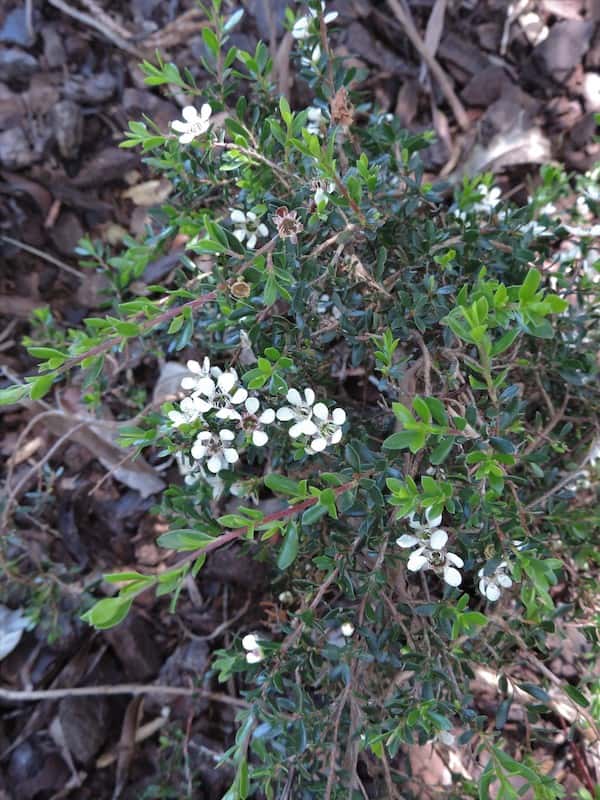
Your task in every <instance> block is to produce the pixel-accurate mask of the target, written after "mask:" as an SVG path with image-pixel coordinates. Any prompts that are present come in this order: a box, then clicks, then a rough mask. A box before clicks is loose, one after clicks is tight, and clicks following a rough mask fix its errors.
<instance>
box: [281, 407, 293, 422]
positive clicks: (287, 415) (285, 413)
mask: <svg viewBox="0 0 600 800" xmlns="http://www.w3.org/2000/svg"><path fill="white" fill-rule="evenodd" d="M295 418H296V415H295V414H294V412H293V411H292V409H291V408H288V406H282V407H281V408H278V409H277V419H278V420H281V422H289V421H290V420H291V419H295Z"/></svg>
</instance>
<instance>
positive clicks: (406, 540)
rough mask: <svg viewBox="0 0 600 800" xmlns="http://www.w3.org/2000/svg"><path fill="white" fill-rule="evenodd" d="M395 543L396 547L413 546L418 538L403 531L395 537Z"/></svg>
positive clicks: (417, 541) (417, 542)
mask: <svg viewBox="0 0 600 800" xmlns="http://www.w3.org/2000/svg"><path fill="white" fill-rule="evenodd" d="M396 544H397V545H398V547H414V546H415V545H416V544H419V540H418V539H417V537H416V536H411V534H410V533H403V534H402V536H399V537H398V538H397V539H396Z"/></svg>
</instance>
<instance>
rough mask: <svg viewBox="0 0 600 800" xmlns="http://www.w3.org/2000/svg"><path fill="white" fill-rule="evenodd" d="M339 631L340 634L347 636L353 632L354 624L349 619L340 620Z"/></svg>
mask: <svg viewBox="0 0 600 800" xmlns="http://www.w3.org/2000/svg"><path fill="white" fill-rule="evenodd" d="M340 631H341V634H342V636H346V638H348V637H350V636H352V634H353V633H354V625H353V624H352V623H351V622H349V621H346V622H342V624H341V625H340Z"/></svg>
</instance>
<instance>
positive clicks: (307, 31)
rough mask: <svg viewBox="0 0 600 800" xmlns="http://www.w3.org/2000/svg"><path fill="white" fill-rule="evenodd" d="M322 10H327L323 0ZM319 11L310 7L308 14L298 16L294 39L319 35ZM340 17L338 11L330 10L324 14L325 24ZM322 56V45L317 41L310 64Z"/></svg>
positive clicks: (294, 28)
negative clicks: (317, 21)
mask: <svg viewBox="0 0 600 800" xmlns="http://www.w3.org/2000/svg"><path fill="white" fill-rule="evenodd" d="M321 11H322V12H324V11H325V3H324V2H321ZM318 16H319V15H318V13H317V12H316V11H315V10H314V9H312V8H309V9H308V14H307V15H306V16H303V17H298V19H297V20H296V22H295V23H294V27H293V28H292V36H293V37H294V39H308V38H309V36H312V35H315V36H317V35H318V33H319V28H318V24H315V21H316V20H317V19H318ZM337 17H338V12H337V11H329V12H328V13H327V14H324V15H323V21H324V22H325V25H329V23H330V22H333V21H334V20H335V19H337ZM320 58H321V45H320V44H319V43H318V42H317V44H315V46H314V47H313V49H312V52H311V55H310V61H309V62H308V63H309V64H310V63H311V62H312V64H316V63H318V61H319V59H320Z"/></svg>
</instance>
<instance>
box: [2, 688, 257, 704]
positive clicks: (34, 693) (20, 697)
mask: <svg viewBox="0 0 600 800" xmlns="http://www.w3.org/2000/svg"><path fill="white" fill-rule="evenodd" d="M113 694H131V695H134V696H136V695H143V694H170V695H183V696H186V697H193V696H194V695H198V697H204V698H206V699H207V700H213V701H214V702H215V703H223V704H224V705H229V706H238V707H240V708H250V706H251V704H250V703H248V702H247V701H246V700H242V699H241V698H238V697H230V696H229V695H228V694H222V693H221V692H210V691H208V690H207V689H197V688H189V687H186V686H162V685H161V684H157V683H150V684H147V685H144V684H139V683H117V684H115V685H114V686H75V687H65V688H64V689H33V690H25V689H23V690H22V689H2V688H0V700H7V701H9V702H11V701H16V702H19V703H21V702H27V701H29V700H60V699H61V698H63V697H94V696H99V695H101V696H106V695H113Z"/></svg>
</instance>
